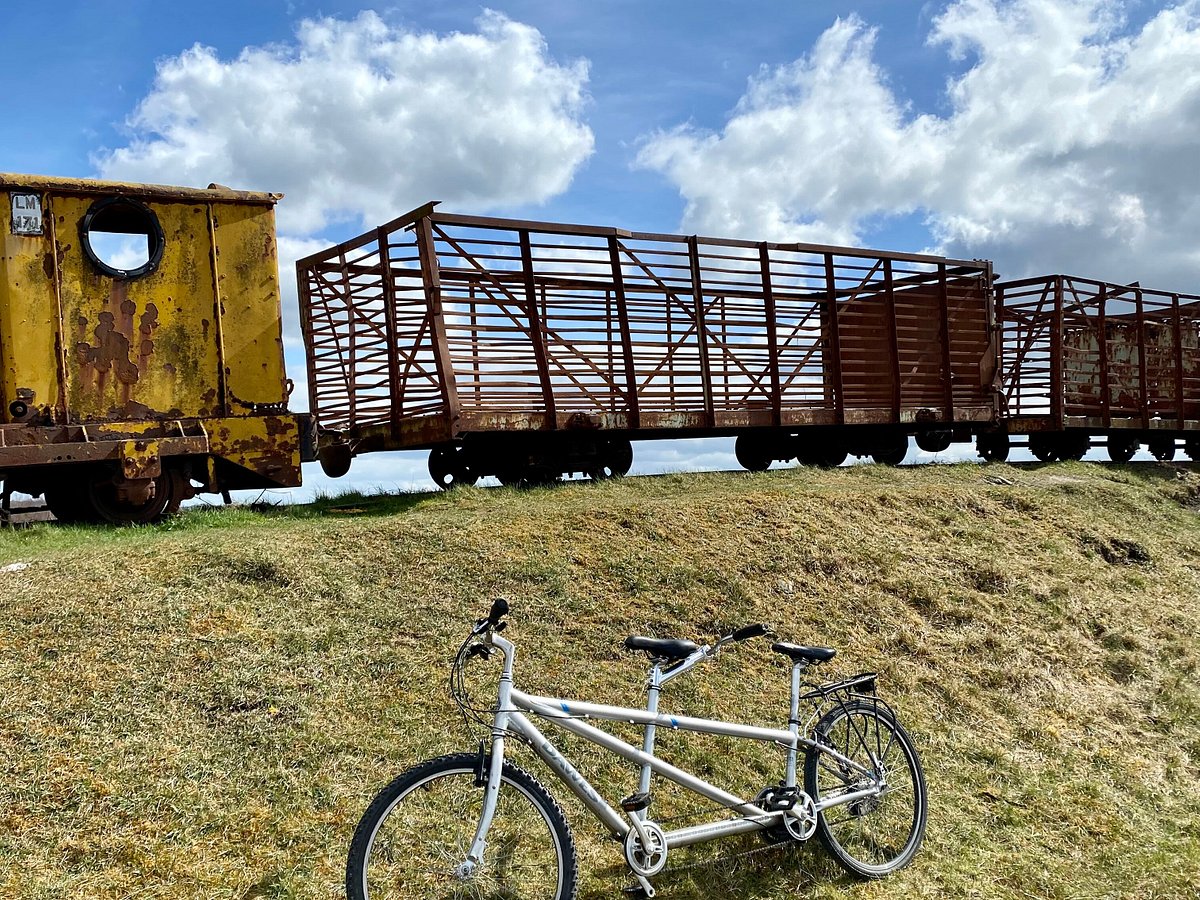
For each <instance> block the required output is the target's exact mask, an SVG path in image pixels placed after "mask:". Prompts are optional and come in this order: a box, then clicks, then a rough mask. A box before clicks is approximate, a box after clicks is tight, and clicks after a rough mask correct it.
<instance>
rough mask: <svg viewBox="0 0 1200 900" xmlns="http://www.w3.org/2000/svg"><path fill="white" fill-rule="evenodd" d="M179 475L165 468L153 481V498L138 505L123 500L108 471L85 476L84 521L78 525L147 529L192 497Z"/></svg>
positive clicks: (97, 470)
mask: <svg viewBox="0 0 1200 900" xmlns="http://www.w3.org/2000/svg"><path fill="white" fill-rule="evenodd" d="M189 487H190V485H188V484H187V480H186V478H185V477H184V475H183V473H182V472H179V471H177V470H175V469H172V468H165V467H164V469H163V471H162V474H161V475H159V476H158V477H157V478H155V479H154V496H153V497H151V498H150V499H148V500H145V501H143V502H141V503H135V502H133V501H130V500H126V499H122V497H121V494H120V490H119V488H118V487H117V483H116V481H114V480H113V477H112V473H111V472H110V471H109V470H108V469H100V468H98V469H95V470H93V471H91V472H88V473H85V475H84V483H83V488H84V490H83V496H84V497H85V498H86V509H85V510H84V515H85V518H84V519H81V520H79V521H87V522H101V523H108V524H111V525H150V524H152V523H154V522H161V521H162V520H163V519H166V518H169V517H170V516H173V515H175V513H177V512H179V505H180V504H181V503H182V502H183V501H184V500H185V499H186V498H187V497H188V496H190V495H191V491H190V490H189Z"/></svg>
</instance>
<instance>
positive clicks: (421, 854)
mask: <svg viewBox="0 0 1200 900" xmlns="http://www.w3.org/2000/svg"><path fill="white" fill-rule="evenodd" d="M478 762H479V757H478V756H477V755H476V754H474V753H455V754H452V755H450V756H442V757H439V758H437V759H431V760H428V761H427V762H423V763H421V764H419V765H417V766H414V767H413V768H411V769H409V770H408V771H407V772H404V773H403V774H402V775H400V776H399V777H398V778H396V779H395V780H394V781H393V782H392V783H391V784H389V785H388V786H387V787H385V788H384V789H383V790H382V791H381V792H380V793H379V795H378V796H377V797H376V798H375V800H374V801H372V803H371V805H370V806H369V807H368V808H367V811H366V813H364V814H363V817H362V821H360V822H359V824H358V828H357V829H356V830H355V832H354V838H353V840H352V841H351V844H350V855H349V858H348V860H347V862H346V896H347V897H349V898H350V900H416V898H421V900H449V898H460V897H462V898H465V897H470V898H478V900H493V898H494V900H501V898H503V900H573V898H574V897H575V882H576V862H575V844H574V841H573V840H572V838H571V829H570V826H569V825H568V824H567V820H566V818H565V817H564V816H563V812H562V810H561V809H560V808H559V806H558V804H557V803H556V802H555V801H554V798H552V797H551V796H550V794H549V793H547V791H546V789H545V788H544V787H542V785H541V784H540V783H538V781H537V780H536V779H535V778H534V777H533V776H532V775H530V774H529V773H527V772H525V771H523V770H522V769H519V768H518V767H516V766H514V765H512V764H510V763H508V762H506V763H505V764H504V769H503V775H502V781H501V786H500V793H499V799H498V803H497V807H496V817H495V819H494V820H493V822H492V826H491V828H490V830H489V831H488V835H487V851H486V853H485V859H484V861H483V863H482V864H481V865H480V866H479V867H478V868H477V869H476V870H475V872H474V874H473V875H472V876H471V877H470V878H467V879H460V878H459V877H458V876H457V875H456V874H455V870H456V868H457V867H458V866H459V864H460V863H462V862H463V861H464V860H465V859H466V858H467V852H468V851H469V850H470V848H471V842H472V841H473V840H474V838H475V829H476V827H477V826H478V824H479V814H480V811H481V809H482V807H483V794H484V788H483V787H482V786H477V785H476V778H475V770H476V767H477V765H478Z"/></svg>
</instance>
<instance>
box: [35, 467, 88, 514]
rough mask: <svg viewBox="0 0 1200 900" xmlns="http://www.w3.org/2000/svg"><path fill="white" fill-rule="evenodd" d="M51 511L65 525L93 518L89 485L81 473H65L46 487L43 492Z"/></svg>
mask: <svg viewBox="0 0 1200 900" xmlns="http://www.w3.org/2000/svg"><path fill="white" fill-rule="evenodd" d="M43 499H44V500H45V501H46V506H47V507H48V508H49V510H50V512H51V513H52V514H53V515H54V518H55V519H57V520H58V521H59V522H61V523H62V524H64V525H72V524H75V523H78V522H87V521H89V520H90V519H91V504H90V503H89V502H88V497H87V486H86V485H85V483H84V480H83V479H82V478H80V477H79V474H78V473H76V474H68V473H64V474H62V475H60V476H59V477H57V478H56V479H55V482H54V484H52V485H49V486H47V487H46V490H45V492H44V494H43Z"/></svg>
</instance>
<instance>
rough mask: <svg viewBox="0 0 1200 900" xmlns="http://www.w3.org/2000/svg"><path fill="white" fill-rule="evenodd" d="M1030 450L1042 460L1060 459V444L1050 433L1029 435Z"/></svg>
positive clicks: (1046, 461)
mask: <svg viewBox="0 0 1200 900" xmlns="http://www.w3.org/2000/svg"><path fill="white" fill-rule="evenodd" d="M1029 452H1030V453H1032V454H1033V455H1034V456H1035V457H1037V459H1039V460H1040V461H1041V462H1044V463H1048V462H1054V461H1055V460H1056V459H1058V444H1057V442H1055V441H1054V440H1053V439H1052V438H1051V437H1050V436H1049V435H1045V434H1031V435H1030V436H1029Z"/></svg>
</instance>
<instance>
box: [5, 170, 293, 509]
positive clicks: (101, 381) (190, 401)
mask: <svg viewBox="0 0 1200 900" xmlns="http://www.w3.org/2000/svg"><path fill="white" fill-rule="evenodd" d="M0 194H2V195H3V201H4V202H3V204H2V206H0V235H2V240H3V253H2V254H0V477H2V478H3V480H4V492H5V499H6V501H7V498H8V497H9V496H11V494H12V493H13V492H19V493H26V494H31V495H33V496H35V497H36V496H39V495H41V496H44V497H45V501H46V505H47V506H48V507H49V508H50V510H51V511H52V512H53V513H54V515H55V516H56V517H57V518H58V519H60V520H64V521H99V522H150V521H156V520H158V519H160V518H162V517H163V516H165V515H169V514H170V513H171V512H173V511H174V510H176V509H177V508H178V507H179V504H180V503H181V502H182V501H183V500H185V499H187V498H189V497H191V496H193V495H194V494H195V493H197V492H199V491H210V492H218V493H222V492H228V491H229V490H233V489H245V488H269V487H288V486H295V485H298V484H299V483H300V462H301V450H302V445H303V443H304V436H305V434H307V432H308V428H307V422H308V418H307V416H303V415H296V414H293V413H290V412H289V411H288V395H289V393H290V389H291V385H290V382H289V381H288V379H287V376H286V373H285V371H284V362H283V342H282V333H281V319H280V300H279V267H278V259H277V255H276V241H275V211H274V208H275V203H276V201H278V200H279V199H280V196H281V195H279V194H265V193H249V192H242V191H232V190H229V189H226V188H222V187H220V186H218V185H212V186H210V187H209V188H208V189H207V190H195V189H185V188H175V187H163V186H157V185H141V184H136V185H135V184H121V183H116V182H104V181H92V180H77V179H66V178H42V177H33V176H25V175H3V174H0Z"/></svg>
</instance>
